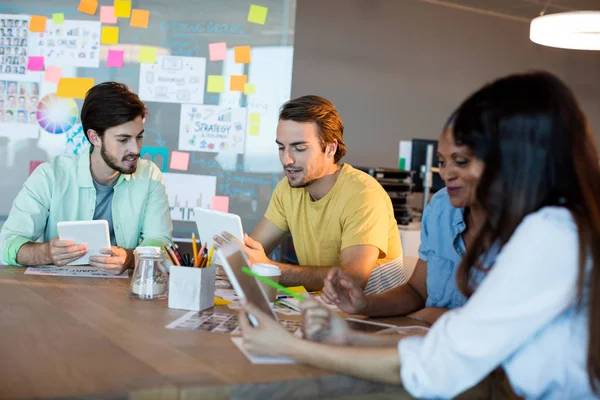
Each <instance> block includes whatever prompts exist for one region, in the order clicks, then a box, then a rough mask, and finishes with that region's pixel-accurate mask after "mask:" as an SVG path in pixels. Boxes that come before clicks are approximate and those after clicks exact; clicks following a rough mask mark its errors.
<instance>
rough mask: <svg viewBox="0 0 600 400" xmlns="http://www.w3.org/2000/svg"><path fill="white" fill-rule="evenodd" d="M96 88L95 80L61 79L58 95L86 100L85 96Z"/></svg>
mask: <svg viewBox="0 0 600 400" xmlns="http://www.w3.org/2000/svg"><path fill="white" fill-rule="evenodd" d="M93 86H94V78H60V81H59V82H58V88H57V89H56V95H57V96H58V97H70V98H73V99H84V98H85V94H86V93H87V91H88V90H90V89H91V88H92V87H93Z"/></svg>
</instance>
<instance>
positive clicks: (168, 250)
mask: <svg viewBox="0 0 600 400" xmlns="http://www.w3.org/2000/svg"><path fill="white" fill-rule="evenodd" d="M166 249H167V253H168V254H169V256H170V257H171V259H172V260H173V264H175V265H177V266H179V267H181V263H180V262H179V259H178V258H177V255H175V252H173V250H172V249H171V246H169V245H167V246H166Z"/></svg>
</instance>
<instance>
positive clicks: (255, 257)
mask: <svg viewBox="0 0 600 400" xmlns="http://www.w3.org/2000/svg"><path fill="white" fill-rule="evenodd" d="M214 240H215V242H217V245H218V246H222V245H223V244H225V243H229V242H236V243H237V244H238V245H239V246H240V247H241V248H242V249H244V252H245V253H246V255H247V256H248V258H249V259H250V264H251V265H252V264H271V263H272V261H271V260H269V258H268V257H267V255H266V254H265V249H263V247H262V244H260V243H259V242H257V241H256V240H254V239H252V238H251V237H250V236H248V234H246V233H244V243H242V241H241V240H239V239H237V238H236V237H234V236H233V235H232V234H231V233H229V232H223V233H222V234H221V236H215V237H214ZM215 247H217V246H215Z"/></svg>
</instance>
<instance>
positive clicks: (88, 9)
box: [77, 0, 98, 15]
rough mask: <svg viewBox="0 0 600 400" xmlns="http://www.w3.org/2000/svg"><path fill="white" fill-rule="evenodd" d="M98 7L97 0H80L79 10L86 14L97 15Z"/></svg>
mask: <svg viewBox="0 0 600 400" xmlns="http://www.w3.org/2000/svg"><path fill="white" fill-rule="evenodd" d="M97 8H98V1H97V0H81V1H80V2H79V7H77V11H79V12H82V13H84V14H89V15H95V14H96V9H97Z"/></svg>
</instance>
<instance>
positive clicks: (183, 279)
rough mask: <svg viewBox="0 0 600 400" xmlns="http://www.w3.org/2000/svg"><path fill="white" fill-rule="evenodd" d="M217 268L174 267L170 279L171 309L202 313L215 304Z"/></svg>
mask: <svg viewBox="0 0 600 400" xmlns="http://www.w3.org/2000/svg"><path fill="white" fill-rule="evenodd" d="M215 277H216V268H215V266H214V265H211V266H210V267H207V268H193V267H179V266H176V265H173V266H172V267H171V274H170V277H169V308H178V309H181V310H193V311H202V310H206V309H207V308H211V307H212V306H213V305H214V304H215Z"/></svg>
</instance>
